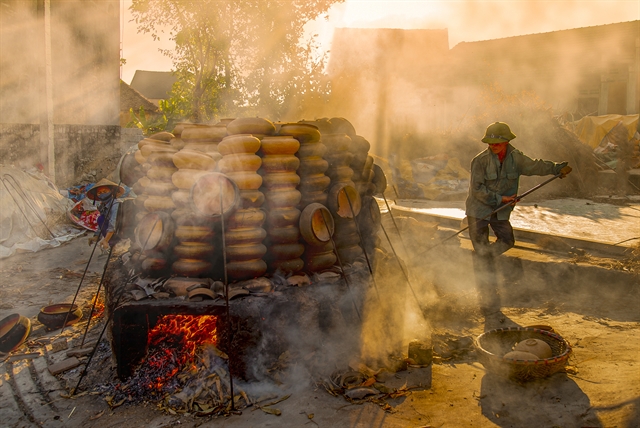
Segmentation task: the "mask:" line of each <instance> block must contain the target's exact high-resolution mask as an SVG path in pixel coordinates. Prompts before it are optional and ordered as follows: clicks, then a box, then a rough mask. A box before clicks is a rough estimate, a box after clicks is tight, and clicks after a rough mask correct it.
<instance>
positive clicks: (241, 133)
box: [218, 118, 275, 280]
mask: <svg viewBox="0 0 640 428" xmlns="http://www.w3.org/2000/svg"><path fill="white" fill-rule="evenodd" d="M227 131H228V133H229V136H227V137H225V138H224V139H223V140H222V142H221V143H220V144H219V145H218V150H219V151H220V153H221V154H222V159H221V160H220V163H219V170H220V172H222V173H224V174H226V175H227V176H228V177H229V178H231V179H232V180H233V181H234V182H235V183H236V185H237V186H238V188H239V193H240V204H239V207H238V209H237V210H236V212H235V213H234V215H233V216H232V217H230V218H229V221H228V222H227V223H228V224H226V225H225V246H226V257H227V274H228V276H229V279H231V280H242V279H249V278H255V277H258V276H262V275H263V274H264V273H265V272H266V271H267V264H266V262H265V261H264V260H262V258H263V256H264V255H265V253H266V252H267V248H266V247H265V246H264V244H263V243H262V241H263V240H264V239H265V238H266V236H267V232H266V230H264V229H263V228H262V225H263V224H264V221H265V213H264V212H263V211H262V210H261V209H260V208H261V207H262V205H263V203H264V201H265V196H264V194H263V193H262V192H261V191H260V187H261V186H262V176H261V175H260V174H258V173H257V171H258V169H260V167H261V165H262V159H260V156H258V155H256V152H257V151H258V150H259V149H260V138H263V137H264V136H265V135H273V133H274V132H275V126H274V125H273V123H271V122H269V121H268V120H265V119H259V118H240V119H235V120H233V121H230V122H229V123H228V124H227Z"/></svg>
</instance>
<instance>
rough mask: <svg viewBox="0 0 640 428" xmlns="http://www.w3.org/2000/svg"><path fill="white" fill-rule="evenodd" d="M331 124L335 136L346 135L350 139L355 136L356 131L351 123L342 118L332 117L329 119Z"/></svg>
mask: <svg viewBox="0 0 640 428" xmlns="http://www.w3.org/2000/svg"><path fill="white" fill-rule="evenodd" d="M329 122H330V123H331V130H332V131H333V132H335V133H336V134H342V133H344V134H347V135H348V136H350V137H354V136H355V135H356V129H355V128H354V127H353V125H352V124H351V122H349V121H348V120H347V119H345V118H344V117H332V118H331V119H329Z"/></svg>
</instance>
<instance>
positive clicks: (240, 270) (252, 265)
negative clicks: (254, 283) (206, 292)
mask: <svg viewBox="0 0 640 428" xmlns="http://www.w3.org/2000/svg"><path fill="white" fill-rule="evenodd" d="M266 271H267V264H266V263H265V262H264V260H261V259H258V260H246V261H242V260H240V261H232V262H229V263H227V273H228V274H229V276H230V277H231V278H234V279H238V280H242V279H250V278H256V277H258V276H262V275H264V273H265V272H266Z"/></svg>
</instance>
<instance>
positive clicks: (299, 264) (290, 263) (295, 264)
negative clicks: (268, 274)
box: [269, 258, 304, 273]
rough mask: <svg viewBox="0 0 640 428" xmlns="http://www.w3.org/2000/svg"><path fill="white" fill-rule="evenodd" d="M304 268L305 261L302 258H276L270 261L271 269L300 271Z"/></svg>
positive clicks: (289, 271) (287, 271)
mask: <svg viewBox="0 0 640 428" xmlns="http://www.w3.org/2000/svg"><path fill="white" fill-rule="evenodd" d="M303 268H304V261H303V260H302V259H301V258H294V259H289V260H275V261H272V262H270V263H269V270H271V271H277V270H279V271H282V272H284V273H293V272H299V271H301V270H302V269H303Z"/></svg>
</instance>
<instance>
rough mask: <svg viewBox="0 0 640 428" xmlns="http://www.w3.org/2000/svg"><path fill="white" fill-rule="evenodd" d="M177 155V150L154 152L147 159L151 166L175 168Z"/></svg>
mask: <svg viewBox="0 0 640 428" xmlns="http://www.w3.org/2000/svg"><path fill="white" fill-rule="evenodd" d="M175 153H177V151H176V150H173V151H164V152H153V153H151V154H150V155H149V156H148V157H147V163H148V164H150V165H156V166H166V167H172V166H175V165H174V163H173V155H174V154H175Z"/></svg>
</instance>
